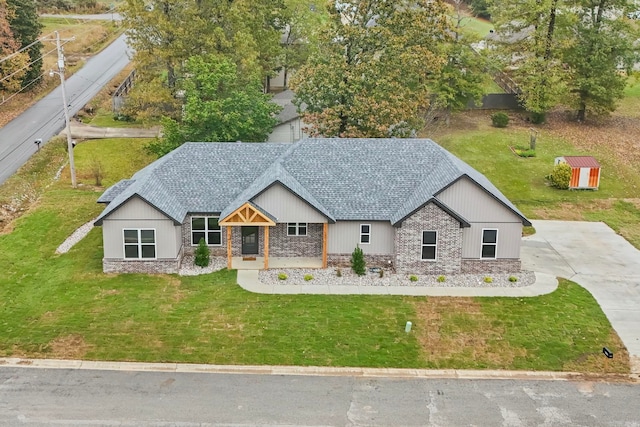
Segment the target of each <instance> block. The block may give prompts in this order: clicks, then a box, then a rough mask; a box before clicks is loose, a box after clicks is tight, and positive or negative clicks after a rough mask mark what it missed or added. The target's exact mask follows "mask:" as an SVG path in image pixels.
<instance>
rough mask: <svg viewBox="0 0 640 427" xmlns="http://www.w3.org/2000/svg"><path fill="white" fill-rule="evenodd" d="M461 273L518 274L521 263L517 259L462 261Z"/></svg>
mask: <svg viewBox="0 0 640 427" xmlns="http://www.w3.org/2000/svg"><path fill="white" fill-rule="evenodd" d="M461 267H462V269H461V273H463V274H485V273H487V274H488V273H519V272H520V270H521V269H522V263H521V262H520V260H519V259H463V260H462V266H461Z"/></svg>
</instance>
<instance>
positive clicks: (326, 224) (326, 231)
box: [322, 222, 329, 268]
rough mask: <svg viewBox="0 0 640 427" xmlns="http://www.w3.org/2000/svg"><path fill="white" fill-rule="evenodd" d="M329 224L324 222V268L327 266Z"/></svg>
mask: <svg viewBox="0 0 640 427" xmlns="http://www.w3.org/2000/svg"><path fill="white" fill-rule="evenodd" d="M328 230H329V224H328V223H326V222H325V223H324V224H322V268H327V235H328V234H329V233H328Z"/></svg>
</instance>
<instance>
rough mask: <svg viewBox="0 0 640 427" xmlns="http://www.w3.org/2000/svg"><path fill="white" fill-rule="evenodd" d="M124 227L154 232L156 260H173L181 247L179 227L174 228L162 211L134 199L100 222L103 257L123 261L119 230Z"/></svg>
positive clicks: (121, 236)
mask: <svg viewBox="0 0 640 427" xmlns="http://www.w3.org/2000/svg"><path fill="white" fill-rule="evenodd" d="M125 228H138V229H139V228H153V229H155V230H156V257H157V258H171V259H174V258H176V257H177V256H178V254H179V252H180V248H181V247H182V232H181V227H180V225H175V224H174V223H173V221H172V220H171V219H169V218H167V217H166V216H165V215H164V214H163V213H162V212H160V211H158V210H157V209H156V208H154V207H153V206H151V205H149V204H148V203H146V202H145V201H143V200H142V199H140V198H137V197H135V198H132V199H131V200H129V201H128V202H127V203H125V204H124V205H122V206H121V207H120V208H119V209H117V210H116V211H114V212H113V213H111V215H109V216H108V217H107V218H105V220H104V221H103V223H102V241H103V244H104V257H105V258H119V259H122V258H124V241H123V233H122V230H123V229H125Z"/></svg>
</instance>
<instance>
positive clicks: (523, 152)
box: [513, 147, 536, 157]
mask: <svg viewBox="0 0 640 427" xmlns="http://www.w3.org/2000/svg"><path fill="white" fill-rule="evenodd" d="M513 151H515V153H516V154H517V155H518V156H520V157H535V156H536V150H532V149H531V148H523V147H514V148H513Z"/></svg>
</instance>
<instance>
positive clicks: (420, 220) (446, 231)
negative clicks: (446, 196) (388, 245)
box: [395, 203, 462, 274]
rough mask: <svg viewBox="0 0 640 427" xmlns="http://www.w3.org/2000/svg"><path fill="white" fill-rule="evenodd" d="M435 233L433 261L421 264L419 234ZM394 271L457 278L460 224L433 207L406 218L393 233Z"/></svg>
mask: <svg viewBox="0 0 640 427" xmlns="http://www.w3.org/2000/svg"><path fill="white" fill-rule="evenodd" d="M423 231H437V232H438V234H437V247H436V261H423V260H422V259H421V258H422V232H423ZM395 245H396V271H397V272H398V273H407V274H409V273H410V274H456V273H460V272H461V263H462V229H461V228H460V223H459V222H458V221H457V220H456V219H454V218H452V217H451V216H450V215H449V214H448V213H446V212H445V211H443V210H442V209H440V208H439V207H438V206H436V205H434V204H433V203H429V204H427V205H426V206H424V207H422V208H421V209H419V210H418V211H416V212H415V213H414V214H413V215H411V216H410V217H409V218H407V219H406V220H405V221H404V222H403V223H402V226H401V227H399V228H397V229H396V236H395Z"/></svg>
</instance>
